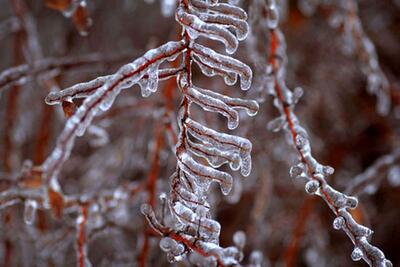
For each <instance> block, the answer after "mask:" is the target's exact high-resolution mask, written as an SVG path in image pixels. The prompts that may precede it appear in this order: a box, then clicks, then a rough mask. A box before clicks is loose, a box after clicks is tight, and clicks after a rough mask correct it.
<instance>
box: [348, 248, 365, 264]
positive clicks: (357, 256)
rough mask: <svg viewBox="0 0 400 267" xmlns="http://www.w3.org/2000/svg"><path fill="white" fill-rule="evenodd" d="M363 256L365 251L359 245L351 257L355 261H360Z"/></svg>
mask: <svg viewBox="0 0 400 267" xmlns="http://www.w3.org/2000/svg"><path fill="white" fill-rule="evenodd" d="M362 257H363V252H362V251H361V249H359V248H358V247H356V248H354V250H353V252H352V253H351V259H352V260H353V261H359V260H361V259H362Z"/></svg>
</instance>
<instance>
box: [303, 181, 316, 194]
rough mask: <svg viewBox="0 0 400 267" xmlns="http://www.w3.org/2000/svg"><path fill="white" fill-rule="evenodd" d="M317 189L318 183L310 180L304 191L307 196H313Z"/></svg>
mask: <svg viewBox="0 0 400 267" xmlns="http://www.w3.org/2000/svg"><path fill="white" fill-rule="evenodd" d="M318 188H319V182H318V181H317V180H310V181H308V182H307V183H306V185H305V190H306V192H307V194H310V195H312V194H315V192H317V190H318Z"/></svg>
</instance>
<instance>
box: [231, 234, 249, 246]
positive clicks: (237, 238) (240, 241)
mask: <svg viewBox="0 0 400 267" xmlns="http://www.w3.org/2000/svg"><path fill="white" fill-rule="evenodd" d="M233 243H235V245H236V247H238V248H239V249H240V250H242V249H243V248H244V246H245V245H246V234H245V232H243V231H237V232H236V233H235V234H234V235H233Z"/></svg>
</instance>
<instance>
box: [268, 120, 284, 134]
mask: <svg viewBox="0 0 400 267" xmlns="http://www.w3.org/2000/svg"><path fill="white" fill-rule="evenodd" d="M284 123H285V118H284V117H283V116H280V117H277V118H275V119H273V120H272V121H269V122H268V124H267V129H268V130H270V131H273V132H279V131H280V130H281V129H282V127H283V125H284Z"/></svg>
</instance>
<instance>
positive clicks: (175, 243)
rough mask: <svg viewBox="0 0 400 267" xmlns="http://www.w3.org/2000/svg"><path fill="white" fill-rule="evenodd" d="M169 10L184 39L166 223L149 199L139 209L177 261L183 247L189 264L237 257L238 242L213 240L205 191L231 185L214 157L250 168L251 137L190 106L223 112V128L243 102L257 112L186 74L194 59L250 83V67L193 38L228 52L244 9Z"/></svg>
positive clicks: (243, 30) (201, 6)
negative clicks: (211, 123)
mask: <svg viewBox="0 0 400 267" xmlns="http://www.w3.org/2000/svg"><path fill="white" fill-rule="evenodd" d="M175 18H176V21H177V22H179V24H180V25H181V26H182V27H183V32H182V38H183V40H184V42H185V43H187V44H188V46H187V47H186V49H185V51H184V52H183V54H182V66H183V71H182V72H181V73H179V74H178V76H177V83H178V88H179V89H180V92H181V94H182V101H181V104H180V107H179V110H178V127H179V133H178V138H177V143H176V146H175V155H176V159H177V167H176V171H175V172H174V174H173V175H172V177H171V178H170V179H171V191H170V197H169V200H168V203H169V210H170V211H171V214H170V216H171V217H172V219H173V223H172V225H171V227H166V226H163V225H161V224H160V223H159V222H158V221H157V219H156V218H155V215H154V212H153V211H152V210H151V208H150V206H147V205H145V206H143V207H142V212H143V213H144V214H145V215H146V217H147V219H148V221H149V223H150V224H151V225H152V226H153V228H154V229H155V230H156V231H158V232H159V233H160V234H161V235H163V236H164V237H163V238H162V239H161V241H160V247H161V249H162V250H164V251H165V252H167V258H168V260H169V261H171V262H173V261H180V260H182V259H184V258H185V257H186V255H187V254H188V255H189V261H190V262H191V263H192V264H195V265H196V266H215V265H217V266H231V265H237V264H239V262H240V261H241V259H242V252H241V249H239V248H237V247H235V246H232V247H229V248H222V247H220V246H219V234H220V229H221V226H220V224H219V223H218V222H217V221H216V220H214V219H212V216H211V210H210V209H211V207H210V204H209V203H208V202H207V197H208V194H209V188H210V184H211V183H212V182H216V183H218V184H219V186H220V188H221V191H222V193H223V194H228V193H229V191H230V190H231V188H232V176H231V175H230V174H228V173H226V172H224V171H220V170H218V169H217V168H218V167H220V166H221V165H223V164H229V166H230V168H231V169H232V170H239V169H240V170H241V173H242V174H243V175H244V176H247V175H249V173H250V170H251V158H250V152H251V143H250V141H249V140H247V139H245V138H242V137H238V136H234V135H230V134H225V133H220V132H218V131H215V130H213V129H211V128H208V127H206V126H205V125H202V124H201V123H199V122H197V121H194V120H193V119H192V117H191V114H190V107H191V105H192V104H196V105H198V106H200V107H201V108H202V109H203V110H204V111H209V112H215V113H219V114H221V115H223V116H224V117H226V118H227V120H228V128H229V129H235V128H236V127H237V126H238V124H239V114H238V111H237V110H244V111H246V112H247V114H248V115H250V116H253V115H255V114H256V113H257V111H258V104H257V102H255V101H251V100H243V99H240V98H231V97H228V96H226V95H223V94H220V93H217V92H214V91H211V90H208V89H202V88H199V87H197V86H195V85H194V84H193V81H192V64H193V63H194V64H197V65H198V66H199V68H200V70H201V72H202V73H203V74H205V75H207V76H215V75H218V76H222V77H223V78H224V81H225V83H226V84H227V85H233V84H235V83H236V82H237V80H238V77H240V86H241V88H242V89H243V90H247V89H249V88H250V85H251V79H252V72H251V69H250V68H249V67H248V66H247V65H245V64H244V63H242V62H240V61H238V60H236V59H234V58H232V57H230V56H226V55H222V54H220V53H219V52H216V51H214V50H212V49H210V48H208V47H205V46H203V45H201V44H199V43H198V41H197V37H198V36H203V37H205V38H208V39H211V40H216V41H218V42H221V43H222V44H223V45H224V46H225V50H226V52H227V53H228V54H232V53H234V52H235V51H236V49H237V47H238V41H239V40H243V39H244V38H245V37H246V36H247V33H248V25H247V22H246V21H245V19H246V18H247V15H246V13H245V12H244V11H243V10H242V9H241V8H238V7H235V6H233V5H230V4H225V3H218V1H200V0H191V1H188V0H182V1H180V2H179V5H178V7H177V10H176V13H175ZM229 29H232V31H233V32H234V33H235V34H233V33H232V32H231V31H230V30H229ZM201 158H202V159H204V160H206V161H204V160H203V161H202V160H201ZM205 162H207V163H206V164H204V163H205ZM167 229H168V230H167Z"/></svg>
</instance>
